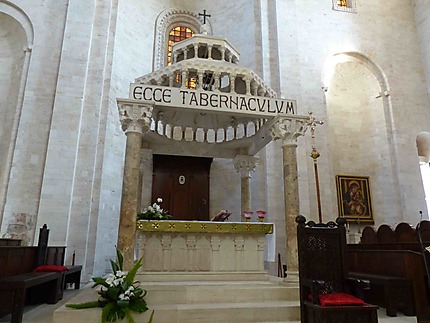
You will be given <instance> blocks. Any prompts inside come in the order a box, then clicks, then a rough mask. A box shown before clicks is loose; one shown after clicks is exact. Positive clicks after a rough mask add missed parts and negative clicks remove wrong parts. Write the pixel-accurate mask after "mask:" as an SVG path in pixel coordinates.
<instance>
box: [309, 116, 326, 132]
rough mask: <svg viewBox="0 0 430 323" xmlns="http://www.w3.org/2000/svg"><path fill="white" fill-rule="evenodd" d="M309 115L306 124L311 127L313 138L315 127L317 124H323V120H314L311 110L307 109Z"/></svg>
mask: <svg viewBox="0 0 430 323" xmlns="http://www.w3.org/2000/svg"><path fill="white" fill-rule="evenodd" d="M309 117H310V118H309V121H308V125H309V126H310V127H311V135H312V139H315V127H316V126H317V125H319V124H320V125H322V124H324V122H323V121H321V120H316V119H315V117H314V116H313V114H312V112H311V111H309Z"/></svg>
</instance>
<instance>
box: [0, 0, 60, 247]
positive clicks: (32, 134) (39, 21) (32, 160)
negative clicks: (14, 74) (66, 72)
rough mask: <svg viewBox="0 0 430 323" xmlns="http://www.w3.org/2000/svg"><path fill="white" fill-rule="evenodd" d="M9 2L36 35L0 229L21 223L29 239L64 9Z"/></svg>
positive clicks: (4, 232) (7, 230) (54, 3)
mask: <svg viewBox="0 0 430 323" xmlns="http://www.w3.org/2000/svg"><path fill="white" fill-rule="evenodd" d="M2 5H3V3H2ZM14 6H16V8H19V10H20V12H21V15H23V16H25V17H26V18H27V19H28V20H29V24H30V27H31V31H33V32H34V34H35V35H37V37H35V39H34V43H33V44H32V45H33V47H32V52H31V56H30V59H29V67H28V76H27V78H26V88H25V94H24V98H23V104H22V108H21V115H20V119H19V128H18V129H17V135H16V146H15V150H14V155H13V160H12V168H11V169H10V179H9V183H8V190H7V192H6V200H5V205H4V213H3V220H2V224H1V233H2V235H6V236H9V235H13V234H14V233H15V229H14V225H15V224H20V223H25V224H26V225H27V226H28V228H26V231H25V233H24V236H23V237H22V238H23V239H24V241H25V242H27V243H28V242H30V243H31V242H32V240H33V234H34V232H35V230H34V229H35V224H36V221H37V219H36V217H37V214H38V207H39V202H40V199H39V197H40V190H41V188H42V177H43V172H44V168H45V158H46V151H47V144H46V143H47V141H48V136H49V133H50V131H51V130H50V127H51V117H52V110H53V105H54V99H55V87H56V82H57V73H58V68H59V62H60V54H61V45H62V41H63V36H64V35H63V32H64V19H65V15H66V9H67V7H66V1H44V2H38V3H37V4H35V3H29V2H27V1H19V0H18V1H14ZM6 9H8V8H6ZM26 27H27V26H26ZM30 36H31V37H32V35H29V34H28V33H27V37H28V38H30ZM57 180H58V177H57ZM62 230H63V231H64V230H65V228H63V229H62Z"/></svg>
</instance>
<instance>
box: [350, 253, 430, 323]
mask: <svg viewBox="0 0 430 323" xmlns="http://www.w3.org/2000/svg"><path fill="white" fill-rule="evenodd" d="M347 253H348V270H349V273H350V276H352V277H355V278H359V279H363V280H368V281H369V282H370V290H369V291H368V294H367V295H366V301H368V302H370V303H374V304H377V305H379V306H382V307H385V308H386V311H387V315H388V316H396V314H397V311H403V312H404V314H405V315H416V316H417V317H418V320H419V322H420V323H422V322H430V306H429V302H428V299H429V297H428V295H427V288H426V281H425V273H424V266H423V258H422V255H421V254H420V253H418V252H414V251H411V250H364V249H361V250H360V249H358V248H354V249H350V248H348V251H347Z"/></svg>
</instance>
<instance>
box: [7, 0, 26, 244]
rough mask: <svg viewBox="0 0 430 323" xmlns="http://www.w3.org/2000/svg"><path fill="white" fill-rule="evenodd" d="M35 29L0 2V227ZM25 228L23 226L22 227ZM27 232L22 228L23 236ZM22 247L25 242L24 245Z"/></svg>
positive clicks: (10, 6)
mask: <svg viewBox="0 0 430 323" xmlns="http://www.w3.org/2000/svg"><path fill="white" fill-rule="evenodd" d="M33 39H34V29H33V26H32V24H31V21H30V19H29V18H28V16H27V15H26V14H25V13H24V12H23V11H22V10H21V9H20V8H18V7H17V6H15V5H13V4H11V3H10V2H8V1H5V0H0V57H2V64H1V65H0V114H1V115H2V118H1V119H0V120H1V121H0V129H1V133H0V137H1V138H2V141H1V143H0V223H2V218H3V210H4V204H5V196H6V192H7V186H8V182H9V176H10V170H11V164H12V158H13V153H14V149H15V142H16V135H17V131H18V125H19V120H20V116H21V109H22V102H23V98H24V92H25V86H26V80H27V73H28V66H29V60H30V55H31V48H32V44H33ZM23 226H25V223H23ZM25 231H26V228H24V232H25ZM24 243H25V241H24Z"/></svg>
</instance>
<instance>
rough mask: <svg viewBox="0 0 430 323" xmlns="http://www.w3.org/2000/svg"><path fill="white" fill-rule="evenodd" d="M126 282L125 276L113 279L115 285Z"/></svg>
mask: <svg viewBox="0 0 430 323" xmlns="http://www.w3.org/2000/svg"><path fill="white" fill-rule="evenodd" d="M123 282H124V278H117V279H115V280H114V281H113V285H114V286H118V285H120V284H122V283H123Z"/></svg>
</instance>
